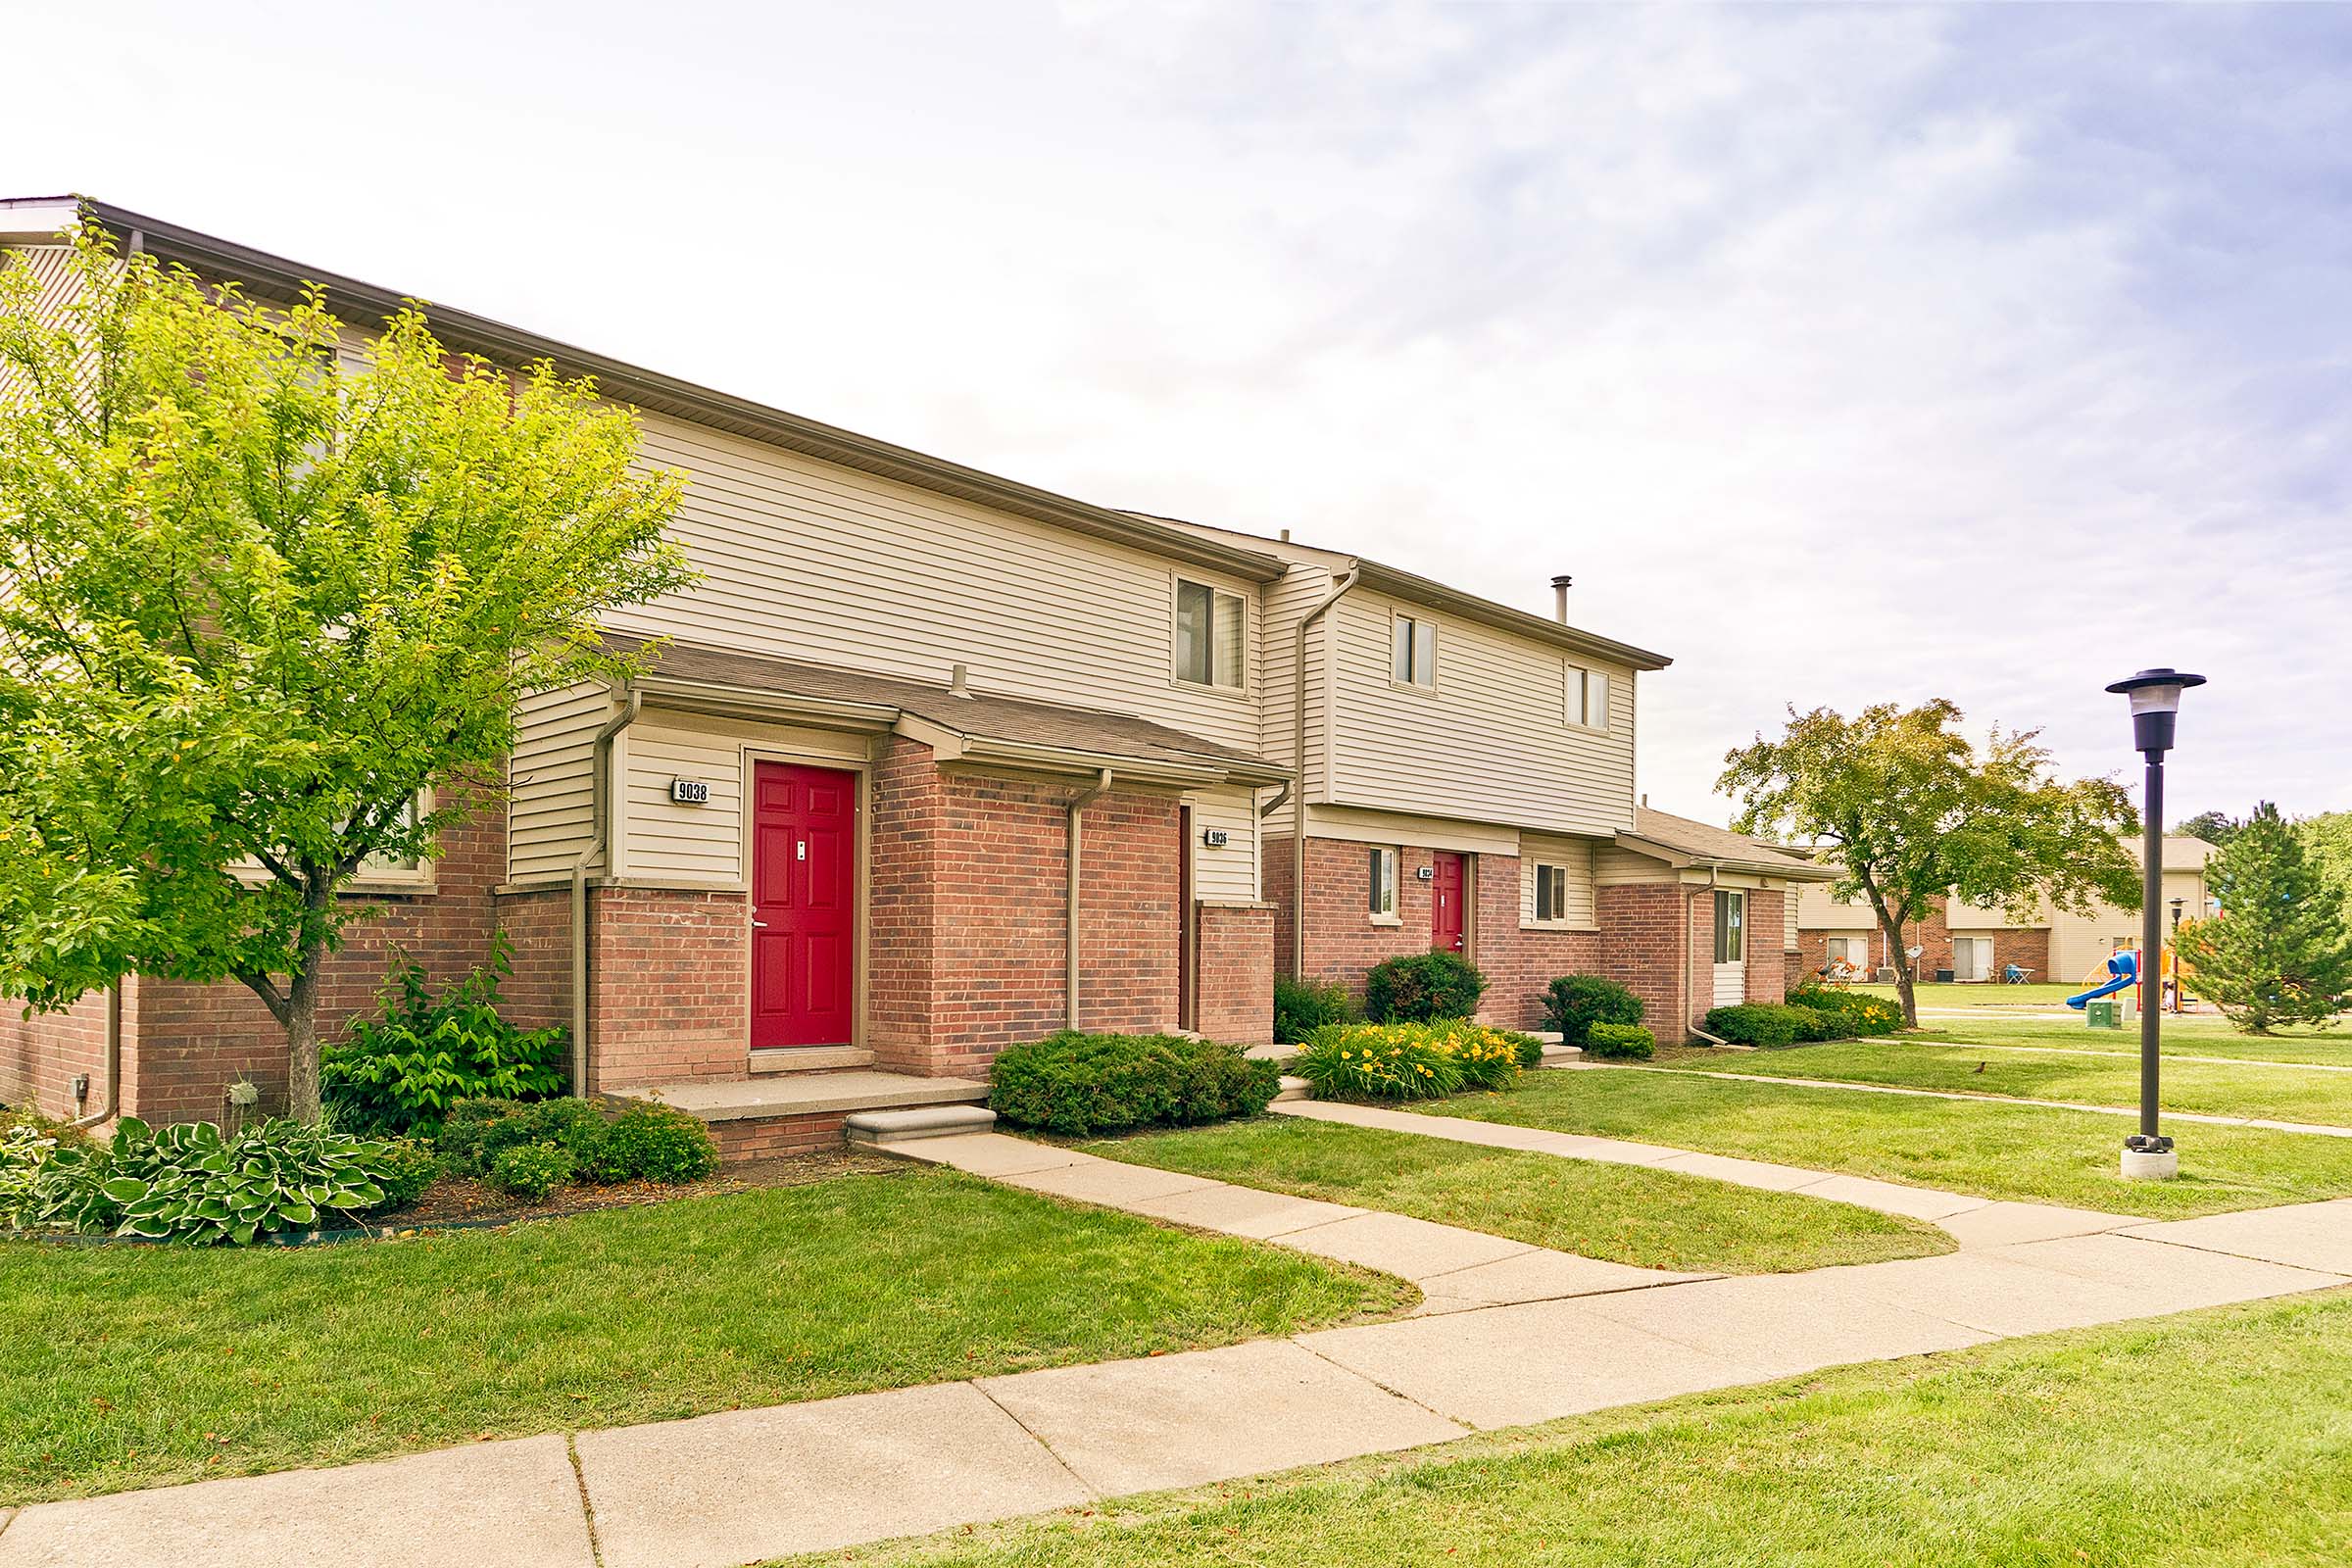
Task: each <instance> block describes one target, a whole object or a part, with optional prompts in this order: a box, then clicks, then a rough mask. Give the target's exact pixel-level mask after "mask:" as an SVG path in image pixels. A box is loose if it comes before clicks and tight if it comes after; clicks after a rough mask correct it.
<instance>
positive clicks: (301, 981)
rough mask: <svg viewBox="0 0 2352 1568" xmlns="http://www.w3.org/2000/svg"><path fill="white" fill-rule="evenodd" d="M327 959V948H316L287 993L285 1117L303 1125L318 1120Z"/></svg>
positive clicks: (319, 945) (321, 945)
mask: <svg viewBox="0 0 2352 1568" xmlns="http://www.w3.org/2000/svg"><path fill="white" fill-rule="evenodd" d="M325 957H326V944H325V943H323V942H320V943H315V944H313V945H312V947H311V949H310V951H308V952H306V953H305V954H303V956H302V968H301V970H300V972H298V973H297V974H295V976H294V977H293V984H292V985H291V986H289V987H288V988H287V991H286V1114H287V1115H289V1116H291V1117H293V1118H294V1119H295V1120H296V1121H300V1122H315V1121H317V1120H318V1119H319V964H320V963H321V962H322V961H324V959H325Z"/></svg>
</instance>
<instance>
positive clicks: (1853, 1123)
mask: <svg viewBox="0 0 2352 1568" xmlns="http://www.w3.org/2000/svg"><path fill="white" fill-rule="evenodd" d="M1776 1055H1778V1054H1776ZM1415 1108H1417V1109H1422V1110H1426V1111H1428V1112H1429V1113H1430V1114H1433V1115H1439V1116H1468V1117H1472V1118H1474V1119H1477V1120H1481V1121H1501V1122H1512V1123H1516V1124H1518V1125H1520V1126H1525V1127H1548V1128H1551V1129H1554V1130H1555V1131H1559V1132H1572V1133H1595V1134H1599V1135H1602V1136H1605V1137H1610V1138H1626V1139H1632V1140H1634V1141H1635V1142H1638V1143H1647V1144H1666V1145H1669V1146H1672V1147H1674V1148H1678V1149H1699V1150H1706V1151H1708V1152H1713V1153H1718V1154H1739V1155H1744V1156H1746V1157H1747V1158H1750V1159H1768V1160H1778V1161H1781V1162H1783V1163H1785V1164H1790V1165H1803V1166H1807V1167H1809V1168H1811V1169H1815V1170H1830V1171H1843V1172H1847V1173H1849V1174H1852V1175H1856V1176H1877V1177H1882V1178H1884V1179H1886V1180H1887V1181H1896V1182H1908V1183H1911V1184H1912V1185H1914V1186H1919V1187H1940V1188H1945V1189H1947V1190H1949V1191H1952V1192H1958V1193H1977V1194H1981V1195H1983V1196H1985V1197H1986V1198H2007V1199H2018V1200H2022V1201H2028V1202H2039V1203H2065V1204H2070V1205H2073V1206H2075V1207H2079V1208H2092V1209H2099V1210H2103V1211H2105V1212H2109V1213H2116V1214H2146V1215H2149V1216H2151V1217H2154V1218H2160V1219H2178V1218H2182V1217H2185V1216H2187V1215H2191V1214H2212V1213H2220V1212H2222V1211H2224V1210H2228V1209H2236V1208H2260V1207H2265V1206H2268V1205H2271V1204H2275V1203H2300V1202H2308V1201H2313V1200H2316V1199H2323V1198H2341V1197H2345V1196H2347V1195H2352V1139H2340V1138H2319V1137H2314V1136H2312V1135H2311V1134H2308V1133H2277V1132H2263V1131H2259V1130H2256V1129H2252V1128H2245V1127H2205V1126H2199V1127H2194V1128H2188V1127H2185V1126H2184V1127H2183V1129H2182V1131H2181V1134H2180V1136H2181V1138H2182V1140H2183V1142H2182V1152H2181V1159H2180V1168H2181V1174H2180V1180H2178V1181H2171V1182H2126V1181H2125V1180H2123V1178H2122V1177H2121V1176H2120V1175H2118V1174H2117V1170H2116V1167H2117V1163H2118V1159H2117V1154H2118V1151H2120V1150H2121V1149H2122V1148H2123V1141H2124V1136H2125V1135H2126V1134H2127V1133H2129V1132H2130V1131H2131V1123H2130V1122H2129V1121H2128V1120H2126V1119H2124V1118H2122V1117H2117V1116H2102V1115H2098V1114H2096V1113H2095V1112H2092V1111H2085V1110H2049V1109H2045V1108H2043V1107H2041V1106H2038V1105H2004V1104H2001V1103H1997V1102H1991V1101H1961V1100H1926V1099H1917V1098H1913V1097H1910V1096H1904V1095H1858V1094H1841V1093H1838V1092H1837V1091H1834V1090H1824V1089H1805V1088H1800V1087H1798V1086H1796V1085H1793V1084H1765V1083H1740V1082H1737V1081H1733V1080H1727V1079H1721V1078H1701V1077H1699V1076H1697V1075H1696V1074H1692V1073H1673V1072H1628V1071H1622V1070H1618V1069H1614V1068H1607V1069H1590V1070H1584V1071H1554V1072H1537V1073H1530V1074H1528V1076H1527V1078H1526V1079H1525V1081H1524V1082H1523V1083H1522V1085H1521V1087H1520V1088H1518V1089H1516V1090H1513V1091H1511V1092H1509V1093H1507V1094H1494V1095H1461V1096H1457V1097H1455V1098H1454V1099H1452V1100H1446V1101H1435V1102H1432V1103H1429V1104H1427V1105H1425V1106H1418V1107H1415Z"/></svg>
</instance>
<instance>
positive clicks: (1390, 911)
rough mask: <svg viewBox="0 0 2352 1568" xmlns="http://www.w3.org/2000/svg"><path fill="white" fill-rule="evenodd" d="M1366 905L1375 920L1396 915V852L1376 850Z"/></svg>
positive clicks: (1373, 854)
mask: <svg viewBox="0 0 2352 1568" xmlns="http://www.w3.org/2000/svg"><path fill="white" fill-rule="evenodd" d="M1366 895H1367V896H1366V900H1365V907H1366V910H1367V912H1369V913H1370V914H1371V916H1372V918H1374V919H1375V920H1388V919H1395V918H1396V916H1397V852H1396V851H1395V850H1374V851H1372V852H1371V863H1370V867H1369V874H1368V878H1367V885H1366Z"/></svg>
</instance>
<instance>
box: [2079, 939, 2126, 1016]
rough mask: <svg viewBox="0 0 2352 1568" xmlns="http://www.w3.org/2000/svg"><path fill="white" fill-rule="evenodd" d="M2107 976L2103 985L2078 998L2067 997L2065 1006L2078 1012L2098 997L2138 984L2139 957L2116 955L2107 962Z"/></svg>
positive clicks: (2110, 994) (2123, 954)
mask: <svg viewBox="0 0 2352 1568" xmlns="http://www.w3.org/2000/svg"><path fill="white" fill-rule="evenodd" d="M2107 974H2108V980H2107V983H2106V984H2105V985H2103V986H2094V987H2092V988H2091V989H2090V990H2088V991H2085V992H2083V993H2082V995H2081V996H2079V997H2069V998H2067V999H2066V1005H2068V1006H2070V1007H2072V1008H2074V1009H2075V1010H2076V1011H2077V1012H2080V1011H2082V1005H2083V1004H2084V1003H2086V1002H2090V1001H2093V1000H2095V999H2097V998H2099V997H2108V996H2113V995H2114V994H2115V993H2116V992H2118V991H2122V990H2125V989H2127V988H2129V987H2131V986H2135V985H2137V984H2139V955H2138V954H2136V953H2119V954H2117V955H2116V956H2114V957H2112V958H2109V959H2108V960H2107Z"/></svg>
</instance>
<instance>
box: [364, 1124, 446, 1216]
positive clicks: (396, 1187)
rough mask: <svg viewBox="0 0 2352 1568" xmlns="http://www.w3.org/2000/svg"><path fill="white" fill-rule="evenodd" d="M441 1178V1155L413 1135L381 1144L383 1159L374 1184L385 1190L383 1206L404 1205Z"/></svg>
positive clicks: (420, 1195)
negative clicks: (382, 1146)
mask: <svg viewBox="0 0 2352 1568" xmlns="http://www.w3.org/2000/svg"><path fill="white" fill-rule="evenodd" d="M440 1179H441V1156H440V1155H439V1154H437V1153H435V1152H433V1150H432V1146H431V1145H429V1144H423V1143H419V1142H417V1140H415V1139H413V1138H394V1139H391V1140H389V1141H387V1142H386V1143H385V1145H384V1160H383V1165H382V1167H381V1173H380V1174H379V1175H378V1176H377V1178H376V1185H377V1186H379V1187H381V1188H382V1189H383V1190H384V1201H383V1203H382V1205H381V1206H382V1207H383V1208H387V1209H393V1208H407V1207H408V1206H409V1205H410V1204H412V1203H414V1202H416V1201H417V1200H418V1199H419V1198H422V1197H423V1196H424V1194H425V1189H427V1188H429V1187H431V1186H432V1185H433V1183H435V1182H437V1181H439V1180H440Z"/></svg>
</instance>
